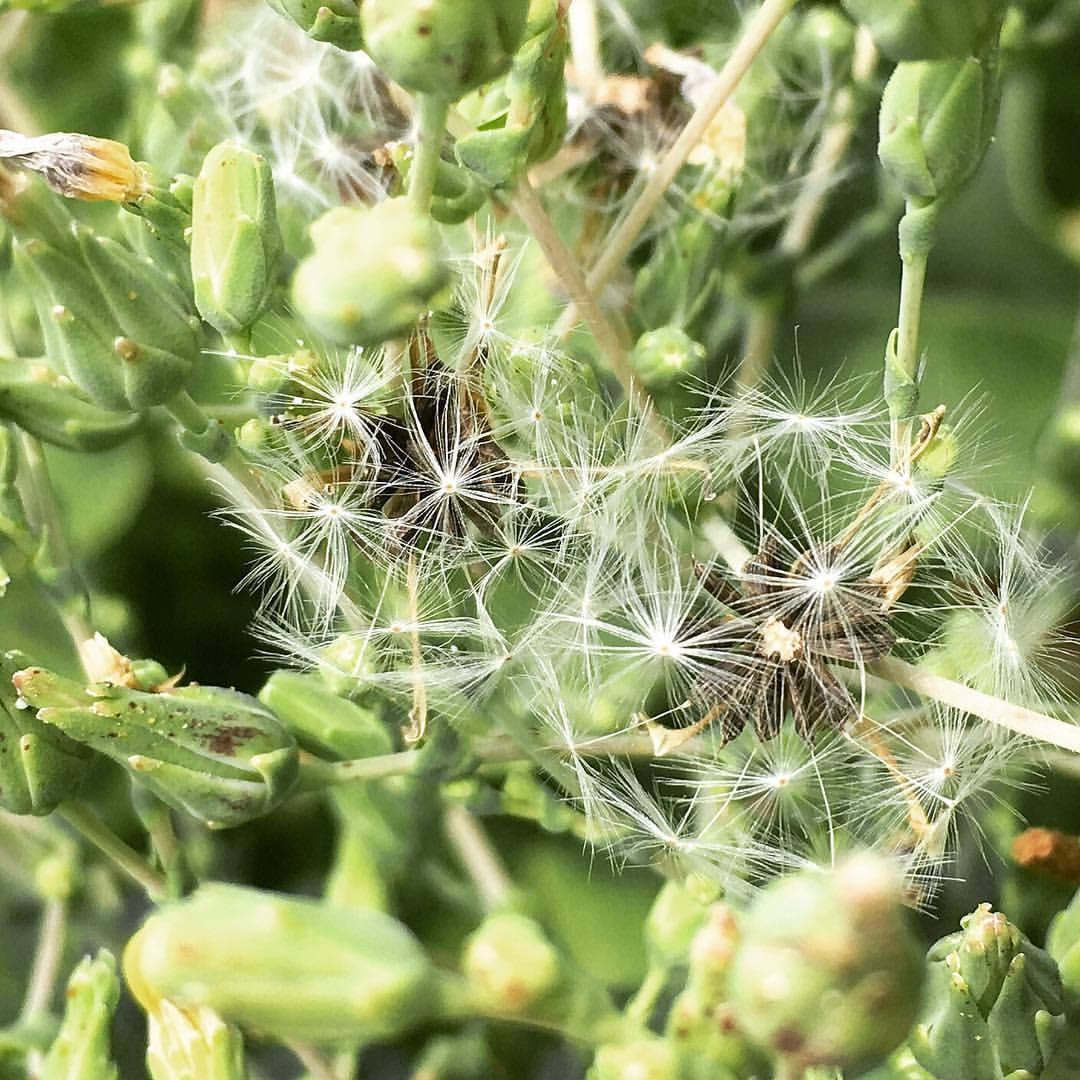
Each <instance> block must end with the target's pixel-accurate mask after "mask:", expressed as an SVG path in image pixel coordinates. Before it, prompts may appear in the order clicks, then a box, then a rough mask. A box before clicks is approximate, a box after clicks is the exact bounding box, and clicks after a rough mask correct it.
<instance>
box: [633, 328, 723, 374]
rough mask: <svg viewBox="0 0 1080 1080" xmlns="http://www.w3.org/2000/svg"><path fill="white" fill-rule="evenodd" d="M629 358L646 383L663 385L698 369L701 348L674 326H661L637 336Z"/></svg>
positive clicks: (703, 360)
mask: <svg viewBox="0 0 1080 1080" xmlns="http://www.w3.org/2000/svg"><path fill="white" fill-rule="evenodd" d="M630 362H631V363H632V364H633V365H634V370H635V371H636V372H637V373H638V375H640V376H641V381H642V382H644V383H645V385H646V386H657V387H658V386H667V385H669V384H671V383H674V382H677V381H678V380H679V379H680V378H682V377H683V376H685V375H693V374H694V373H695V372H697V371H699V370H700V368H701V365H702V364H703V363H704V362H705V348H704V346H703V345H700V344H699V343H698V342H696V341H694V340H693V338H691V337H690V336H689V335H688V334H687V333H686V332H685V331H683V330H680V329H679V328H678V327H677V326H662V327H660V328H659V329H658V330H649V331H648V332H647V333H644V334H642V335H641V337H640V338H638V342H637V345H635V346H634V351H633V352H632V353H631V354H630Z"/></svg>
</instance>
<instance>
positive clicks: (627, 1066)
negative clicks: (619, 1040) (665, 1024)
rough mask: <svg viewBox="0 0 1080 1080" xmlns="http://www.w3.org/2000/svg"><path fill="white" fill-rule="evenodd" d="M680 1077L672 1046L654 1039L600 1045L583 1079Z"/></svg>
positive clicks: (662, 1079) (669, 1079) (664, 1079)
mask: <svg viewBox="0 0 1080 1080" xmlns="http://www.w3.org/2000/svg"><path fill="white" fill-rule="evenodd" d="M682 1075H683V1074H682V1070H681V1068H680V1066H679V1058H678V1054H677V1052H676V1051H675V1049H674V1047H672V1046H671V1045H670V1044H668V1043H667V1042H665V1041H664V1040H663V1039H655V1038H653V1039H637V1040H635V1041H633V1042H628V1043H623V1044H616V1045H613V1046H601V1047H600V1049H599V1050H597V1052H596V1058H595V1060H594V1061H593V1064H592V1068H591V1069H590V1070H589V1072H588V1073H587V1076H586V1080H680V1078H681V1077H682Z"/></svg>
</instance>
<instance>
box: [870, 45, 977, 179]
mask: <svg viewBox="0 0 1080 1080" xmlns="http://www.w3.org/2000/svg"><path fill="white" fill-rule="evenodd" d="M998 101H999V93H998V64H997V59H996V56H995V55H994V54H993V53H987V54H986V55H984V56H982V57H973V56H972V57H966V58H965V59H962V60H937V61H910V62H905V63H902V64H898V65H897V67H896V70H895V71H894V72H893V74H892V78H890V79H889V83H888V85H887V86H886V87H885V93H884V96H883V97H882V99H881V116H880V124H879V128H880V130H879V141H878V156H879V158H880V159H881V163H882V165H883V166H884V167H885V171H886V172H887V173H888V174H889V175H890V176H891V177H892V179H893V180H894V181H895V182H896V184H897V185H898V186H899V187H900V190H901V191H902V192H903V194H904V195H905V197H907V198H908V199H921V200H934V199H940V198H944V197H947V196H949V195H952V194H954V193H955V192H956V191H957V190H959V188H961V187H962V186H963V185H964V184H965V183H966V182H967V181H968V180H969V179H970V178H971V176H972V175H973V174H974V172H975V170H976V169H977V168H978V167H979V164H980V162H981V161H982V159H983V155H984V154H985V153H986V150H987V147H989V145H990V140H991V139H992V137H993V134H994V127H995V125H996V123H997V114H998Z"/></svg>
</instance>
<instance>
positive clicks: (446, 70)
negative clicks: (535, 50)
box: [360, 0, 529, 101]
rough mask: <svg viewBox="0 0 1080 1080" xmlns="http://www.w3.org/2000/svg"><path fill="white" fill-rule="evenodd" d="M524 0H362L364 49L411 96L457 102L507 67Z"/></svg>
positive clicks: (522, 20)
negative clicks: (410, 92)
mask: <svg viewBox="0 0 1080 1080" xmlns="http://www.w3.org/2000/svg"><path fill="white" fill-rule="evenodd" d="M528 9H529V3H528V0H361V5H360V10H361V13H362V17H363V21H364V27H365V34H366V46H365V47H366V49H367V51H368V53H370V55H371V58H372V59H373V60H374V61H375V63H376V64H378V65H379V67H381V68H382V69H383V70H384V71H385V72H386V73H387V74H388V75H389V76H390V77H391V78H392V79H394V81H395V82H399V83H401V85H402V86H404V87H405V89H406V90H411V91H412V92H413V93H420V94H430V95H431V96H432V97H437V98H441V99H443V100H446V101H457V100H458V99H459V98H461V97H463V96H464V95H465V94H467V93H468V92H469V91H470V90H473V89H475V88H476V87H478V86H483V85H484V83H487V82H491V80H492V79H497V78H498V77H499V76H500V75H502V74H503V73H504V72H505V71H506V70H507V69H508V68H509V67H510V63H511V61H512V59H513V56H514V52H515V51H516V50H517V47H518V45H519V43H520V42H521V36H522V34H523V33H524V32H525V23H526V19H527V17H528Z"/></svg>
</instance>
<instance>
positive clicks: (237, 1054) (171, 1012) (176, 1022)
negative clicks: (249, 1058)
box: [146, 999, 247, 1080]
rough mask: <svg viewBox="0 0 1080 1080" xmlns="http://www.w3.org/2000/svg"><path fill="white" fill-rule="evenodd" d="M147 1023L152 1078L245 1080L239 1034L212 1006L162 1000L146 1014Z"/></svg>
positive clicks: (148, 1057) (242, 1043) (148, 1052)
mask: <svg viewBox="0 0 1080 1080" xmlns="http://www.w3.org/2000/svg"><path fill="white" fill-rule="evenodd" d="M147 1025H148V1028H149V1032H148V1035H149V1037H148V1041H147V1049H146V1067H147V1068H148V1069H149V1070H150V1076H151V1078H152V1080H247V1067H246V1065H245V1063H244V1040H243V1036H242V1035H241V1034H240V1032H239V1031H238V1030H237V1029H236V1028H235V1027H233V1026H232V1025H230V1024H226V1023H225V1021H224V1020H222V1019H221V1017H220V1016H218V1014H217V1013H216V1012H214V1011H213V1009H208V1008H206V1006H205V1005H197V1006H194V1007H191V1008H181V1007H180V1006H179V1005H175V1004H173V1002H171V1001H168V1000H166V999H162V1000H161V1001H158V1002H157V1003H156V1004H155V1006H154V1007H153V1008H152V1009H150V1011H149V1013H148V1014H147Z"/></svg>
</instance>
